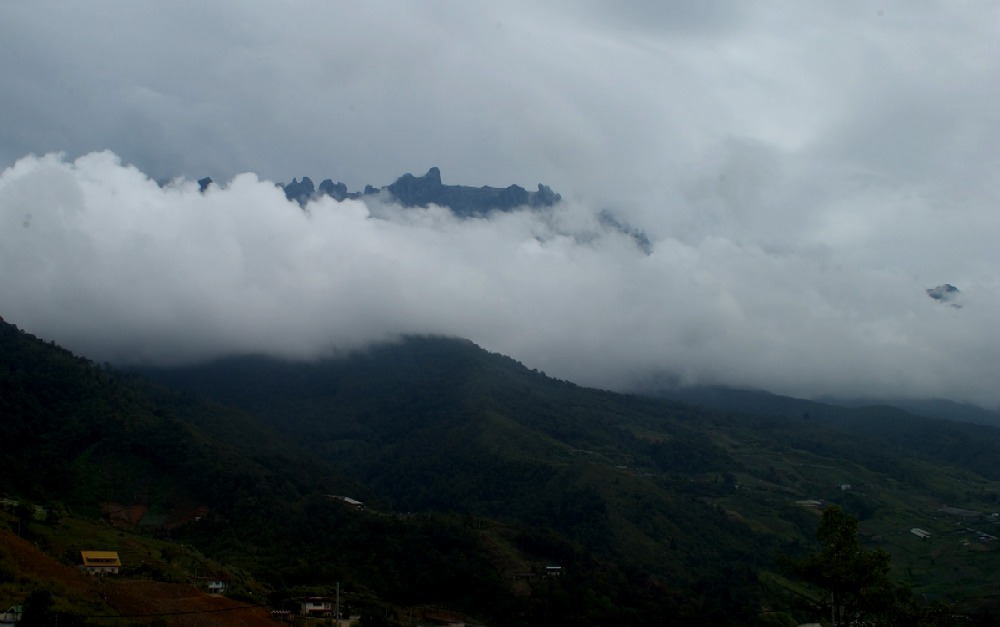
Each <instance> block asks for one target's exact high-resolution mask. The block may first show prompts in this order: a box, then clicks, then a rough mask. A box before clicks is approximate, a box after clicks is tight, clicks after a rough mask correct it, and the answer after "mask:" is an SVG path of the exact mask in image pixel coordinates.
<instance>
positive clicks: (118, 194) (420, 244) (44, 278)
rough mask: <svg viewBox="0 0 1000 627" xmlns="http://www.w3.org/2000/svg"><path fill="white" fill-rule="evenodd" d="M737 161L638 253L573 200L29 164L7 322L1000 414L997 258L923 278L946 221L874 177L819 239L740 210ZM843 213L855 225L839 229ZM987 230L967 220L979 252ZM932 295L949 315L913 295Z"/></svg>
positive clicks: (90, 163)
mask: <svg viewBox="0 0 1000 627" xmlns="http://www.w3.org/2000/svg"><path fill="white" fill-rule="evenodd" d="M737 156H738V155H737ZM735 158H736V157H733V159H735ZM733 159H729V160H727V161H726V164H724V165H725V168H727V169H726V172H727V173H728V174H727V175H726V176H725V177H723V176H721V175H720V176H715V175H713V176H711V177H707V176H706V177H702V178H698V177H694V178H693V179H692V180H691V181H689V182H688V184H687V187H685V188H683V189H682V190H681V191H680V192H678V195H677V197H675V198H674V199H673V200H672V201H671V202H674V203H687V204H686V205H684V206H683V207H678V208H675V209H674V210H673V213H672V214H671V216H672V217H670V218H669V219H667V218H663V219H661V220H659V221H658V222H657V221H655V220H651V221H650V223H649V225H646V224H635V220H638V219H641V217H642V216H643V215H646V216H649V215H650V211H649V209H648V208H646V209H643V210H637V211H634V212H633V213H632V216H633V218H634V220H633V223H632V226H633V227H636V228H645V227H647V226H649V229H647V231H646V232H647V234H648V235H649V238H650V244H649V246H648V247H646V250H644V249H643V247H642V246H639V245H637V242H636V240H635V238H633V237H631V236H630V235H629V234H627V233H623V232H622V230H621V229H618V228H614V225H613V224H609V222H608V221H607V220H602V219H601V218H600V209H601V208H600V207H590V206H586V205H585V204H583V203H580V202H576V201H564V202H563V203H561V204H560V205H558V206H557V207H555V208H553V209H549V210H545V211H528V210H525V211H515V212H511V213H495V214H491V215H490V216H489V217H487V218H477V219H467V220H460V219H457V218H455V217H454V216H453V215H451V213H450V212H449V211H447V210H446V209H442V208H438V207H431V208H428V209H403V208H401V207H398V206H394V205H391V204H388V203H386V202H385V199H384V198H383V199H382V200H381V201H377V202H376V201H369V203H368V204H365V203H363V202H361V201H353V200H348V201H344V202H341V203H338V202H335V201H334V200H332V199H330V198H323V199H321V200H317V201H314V202H310V203H309V204H307V205H306V206H305V207H304V208H300V207H299V206H298V205H297V204H295V203H292V202H289V201H287V200H286V199H285V197H284V195H283V193H282V191H281V190H280V189H278V188H276V187H275V185H274V184H273V183H272V182H269V181H261V180H258V178H257V177H256V176H255V175H253V174H243V175H239V176H237V177H235V178H234V179H232V180H231V181H229V182H228V183H224V184H223V186H222V187H218V186H212V187H210V188H209V189H208V190H207V191H206V192H204V193H201V192H199V190H198V185H197V183H196V182H194V181H176V182H174V183H171V184H169V185H166V186H164V187H160V186H159V185H157V184H156V183H155V182H154V181H153V180H151V179H150V178H148V177H147V176H146V175H145V174H143V173H142V172H140V171H139V170H137V169H135V168H133V167H131V166H127V165H123V164H122V163H121V162H120V161H119V159H118V158H117V157H116V156H115V155H114V154H111V153H106V152H105V153H92V154H88V155H85V156H82V157H80V158H78V159H76V160H73V161H70V160H67V159H66V158H65V157H63V156H61V155H46V156H43V157H35V156H29V157H25V158H23V159H21V160H19V161H18V162H17V163H16V164H15V165H14V166H13V167H11V168H8V169H7V170H5V171H4V172H3V173H2V174H0V268H2V272H0V315H2V316H3V317H4V318H5V319H6V320H8V321H9V322H12V323H15V324H17V325H19V326H21V327H22V328H24V329H26V330H28V331H30V332H32V333H34V334H36V335H39V336H41V337H43V338H46V339H52V340H54V341H56V342H58V343H60V344H62V345H64V346H66V347H68V348H70V349H72V350H74V351H76V352H78V353H80V354H82V355H85V356H87V357H89V358H91V359H94V360H96V361H110V362H112V363H117V364H130V363H178V362H189V361H196V360H202V359H207V358H212V357H216V356H220V355H225V354H231V353H238V352H263V353H269V354H274V355H280V356H285V357H293V358H309V357H315V356H317V355H323V354H329V353H331V352H338V351H345V350H352V349H358V348H362V347H364V346H366V345H368V344H370V343H372V342H378V341H383V340H388V339H392V338H395V337H398V336H399V335H401V334H412V333H434V334H447V335H455V336H461V337H466V338H469V339H472V340H473V341H475V342H477V343H478V344H480V345H482V346H483V347H485V348H487V349H489V350H493V351H497V352H502V353H505V354H508V355H511V356H513V357H515V358H517V359H519V360H521V361H522V362H524V363H525V364H526V365H528V366H529V367H533V368H538V369H541V370H544V371H546V372H547V373H548V374H550V375H553V376H557V377H560V378H565V379H569V380H572V381H575V382H578V383H580V384H584V385H594V386H600V387H608V388H617V389H628V388H631V387H633V386H636V385H641V384H644V383H648V382H649V381H651V380H654V379H656V378H658V377H665V378H667V379H669V380H673V381H677V382H681V383H720V384H729V385H738V386H751V387H759V388H765V389H769V390H773V391H775V392H779V393H788V394H794V395H803V396H808V395H847V396H864V395H871V396H913V397H948V398H952V399H956V400H964V401H973V402H978V403H981V404H986V405H988V406H994V407H995V406H997V405H998V404H1000V389H998V388H997V387H996V385H995V374H994V373H995V372H996V369H997V366H1000V336H998V334H997V333H996V322H995V318H996V315H995V314H996V312H997V311H1000V308H998V305H1000V298H998V295H1000V291H998V289H997V285H996V283H995V282H991V280H989V279H987V278H985V277H987V276H988V275H986V274H985V273H979V272H977V269H979V268H984V267H995V266H994V265H993V264H992V263H991V262H992V261H996V259H995V258H983V257H982V256H981V255H977V256H975V258H974V259H973V260H972V261H971V262H970V263H968V264H966V265H964V266H961V267H959V266H955V268H956V272H957V273H958V276H934V277H929V276H928V277H926V278H925V277H924V276H921V274H920V272H916V271H914V270H913V269H912V268H908V267H907V266H906V265H905V264H903V263H900V262H899V260H900V259H903V258H905V257H906V255H907V254H909V255H914V256H919V255H931V256H933V255H935V254H937V252H938V251H935V250H928V249H922V248H921V247H923V246H925V245H926V243H927V242H933V241H934V233H935V229H937V228H938V225H939V222H938V221H937V220H943V219H944V218H943V217H941V218H934V217H933V216H931V217H930V218H927V219H925V220H922V221H913V222H904V221H899V220H896V219H895V217H898V216H897V215H896V214H893V213H892V212H894V211H897V209H895V208H894V206H895V205H894V204H893V203H892V202H890V200H891V198H890V196H893V195H898V192H896V191H892V190H890V191H884V192H882V191H877V190H876V191H872V190H873V188H877V186H873V184H872V183H871V182H865V181H862V182H859V183H858V184H857V185H855V186H854V187H853V188H852V189H849V190H846V191H845V192H844V193H845V194H846V197H844V198H827V197H824V196H823V194H822V193H821V192H822V190H819V192H820V193H817V194H816V203H817V205H818V206H819V210H817V211H814V212H812V213H810V214H809V218H808V222H809V225H812V226H809V225H807V224H805V222H804V220H805V218H802V217H800V218H795V217H793V216H781V215H777V216H776V215H770V214H769V215H764V213H761V214H760V215H756V214H747V213H746V212H743V213H738V214H737V213H733V212H732V211H730V209H728V208H727V207H730V206H731V205H732V206H735V205H734V203H735V201H733V202H730V200H732V199H729V200H727V198H728V196H727V195H736V196H738V197H739V198H744V197H745V198H746V199H747V200H746V202H745V203H743V204H739V203H735V204H739V206H741V207H744V208H745V209H746V210H747V211H749V210H752V209H753V208H754V206H755V204H754V203H757V204H759V205H762V206H763V205H767V206H768V207H775V206H782V202H781V201H780V200H781V199H780V198H777V199H776V198H768V196H769V195H770V196H775V195H776V194H777V192H776V191H774V189H771V188H770V187H768V186H769V185H772V186H773V179H774V177H770V178H769V177H768V176H767V175H766V173H765V174H761V173H754V172H751V173H749V174H748V173H746V172H743V170H741V169H740V167H741V166H740V165H739V163H736V165H733V163H732V160H733ZM761 162H762V161H761V159H753V160H752V163H755V164H759V163H761ZM740 176H743V177H744V178H746V180H745V181H743V180H741V179H739V177H740ZM779 178H780V177H779ZM699 181H700V182H699ZM705 181H712V183H711V184H708V183H705ZM768 181H771V183H768ZM734 185H735V186H738V187H739V189H735V188H733V186H734ZM775 189H777V188H775ZM782 189H784V188H782ZM769 190H770V191H769ZM560 191H566V190H560ZM799 191H801V190H799ZM807 191H808V190H807ZM565 195H566V194H564V196H565ZM873 195H874V197H873ZM762 198H763V199H764V200H761V199H762ZM755 199H756V200H755ZM866 199H867V200H866ZM897 200H898V199H897ZM765 201H766V202H765ZM665 202H666V201H665ZM850 203H855V204H859V206H861V205H863V207H864V212H863V214H864V215H865V216H868V217H866V218H865V219H864V220H861V219H860V218H858V216H853V217H852V218H851V219H843V218H844V215H846V214H849V213H851V212H852V211H854V210H855V209H854V208H853V207H854V206H855V204H850ZM866 203H867V204H866ZM896 204H897V205H906V206H907V209H906V210H907V211H917V212H920V211H925V212H926V211H930V209H929V208H928V207H930V205H927V204H926V203H924V204H920V203H916V202H915V201H913V199H908V200H906V201H905V202H898V203H896ZM874 207H881V208H882V209H881V211H873V210H872V208H874ZM730 208H731V207H730ZM931 208H932V207H931ZM713 212H715V213H713ZM730 214H731V215H730ZM858 215H861V214H858ZM894 216H895V217H894ZM925 217H926V216H925ZM972 217H973V218H974V216H972ZM768 220H770V221H771V222H768ZM991 220H994V218H992V217H989V216H988V215H987V214H985V213H984V214H983V215H982V219H981V220H980V221H979V222H973V224H972V230H970V232H969V247H970V250H971V251H973V252H976V251H981V250H985V240H986V234H983V233H979V232H978V231H977V229H976V227H982V229H986V228H987V227H992V226H995V224H994V223H993V222H991ZM769 224H770V225H771V227H768V226H767V225H769ZM783 224H784V225H786V226H787V228H783V227H782V225H783ZM831 225H833V226H831ZM993 232H995V231H993ZM859 233H860V235H859ZM901 238H905V239H906V241H908V242H915V243H914V244H913V246H909V245H904V244H899V245H896V244H894V243H899V242H900V240H901ZM859 242H861V243H859ZM997 255H1000V254H997ZM915 267H920V268H923V270H922V271H921V272H926V270H927V268H933V267H935V266H934V265H933V264H932V265H931V266H928V265H926V264H923V265H921V264H916V266H915ZM936 267H941V268H945V267H951V266H948V264H946V263H943V262H942V263H940V264H938V265H937V266H936ZM945 282H951V283H954V284H955V285H957V286H958V288H959V289H960V290H961V292H960V293H959V296H957V297H956V298H958V300H953V301H952V303H955V302H959V304H961V305H962V306H961V307H953V306H950V305H946V304H943V303H942V302H940V301H939V300H935V299H933V298H931V297H929V296H928V293H927V292H926V290H927V289H928V288H933V287H934V286H936V285H938V284H943V283H945Z"/></svg>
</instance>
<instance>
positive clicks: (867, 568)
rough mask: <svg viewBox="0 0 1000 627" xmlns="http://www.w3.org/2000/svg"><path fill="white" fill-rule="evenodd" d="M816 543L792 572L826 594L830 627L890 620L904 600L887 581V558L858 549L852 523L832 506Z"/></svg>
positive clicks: (875, 551)
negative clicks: (876, 618)
mask: <svg viewBox="0 0 1000 627" xmlns="http://www.w3.org/2000/svg"><path fill="white" fill-rule="evenodd" d="M816 537H817V539H818V540H819V542H820V550H819V552H818V553H816V554H814V555H811V556H809V557H807V558H805V559H804V560H801V561H799V562H798V563H797V564H796V570H797V571H798V574H799V575H800V576H801V577H802V578H803V579H805V580H806V581H809V582H810V583H813V584H815V585H817V586H819V587H821V588H823V589H824V590H826V591H827V593H829V599H830V617H831V620H832V621H833V624H834V625H853V624H857V623H858V622H859V621H861V620H863V619H866V618H875V617H882V618H887V617H890V616H892V615H893V614H894V613H895V610H896V608H897V607H898V605H899V601H900V600H901V598H908V597H909V594H908V590H907V589H906V588H905V587H902V586H898V585H896V584H894V583H893V582H892V580H891V579H890V578H889V568H890V557H889V554H888V553H886V552H885V551H883V550H882V549H865V548H864V547H863V546H861V540H860V539H859V537H858V519H857V518H855V517H853V516H850V515H848V514H845V513H844V511H843V510H841V509H840V508H839V507H837V506H831V507H828V508H827V509H826V510H825V511H824V512H823V516H822V518H821V519H820V522H819V529H818V530H817V531H816Z"/></svg>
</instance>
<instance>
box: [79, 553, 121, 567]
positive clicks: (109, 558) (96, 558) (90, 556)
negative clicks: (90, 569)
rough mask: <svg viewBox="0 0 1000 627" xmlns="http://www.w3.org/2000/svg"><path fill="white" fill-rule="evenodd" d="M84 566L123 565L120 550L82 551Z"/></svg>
mask: <svg viewBox="0 0 1000 627" xmlns="http://www.w3.org/2000/svg"><path fill="white" fill-rule="evenodd" d="M80 557H82V558H83V565H84V566H121V565H122V562H121V559H119V557H118V551H80Z"/></svg>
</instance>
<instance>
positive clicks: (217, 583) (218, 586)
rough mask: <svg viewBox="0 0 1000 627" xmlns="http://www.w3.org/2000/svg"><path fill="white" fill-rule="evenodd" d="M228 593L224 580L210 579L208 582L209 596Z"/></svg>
mask: <svg viewBox="0 0 1000 627" xmlns="http://www.w3.org/2000/svg"><path fill="white" fill-rule="evenodd" d="M225 591H226V582H225V581H223V580H222V579H210V580H209V581H208V593H209V594H222V593H224V592H225Z"/></svg>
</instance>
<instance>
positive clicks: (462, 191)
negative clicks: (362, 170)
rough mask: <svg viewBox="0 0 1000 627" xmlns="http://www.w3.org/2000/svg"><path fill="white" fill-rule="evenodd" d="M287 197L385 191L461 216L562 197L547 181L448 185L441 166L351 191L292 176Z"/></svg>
mask: <svg viewBox="0 0 1000 627" xmlns="http://www.w3.org/2000/svg"><path fill="white" fill-rule="evenodd" d="M279 186H280V187H282V188H283V189H284V191H285V197H287V198H288V199H289V200H294V201H296V202H298V203H299V204H305V203H306V202H308V201H309V200H310V199H312V198H315V197H317V196H330V197H331V198H334V199H336V200H338V201H340V200H345V199H348V198H361V197H363V196H371V195H374V194H379V193H381V192H383V191H384V192H387V193H388V194H389V196H390V197H391V198H392V199H393V200H395V201H396V202H398V203H399V204H401V205H403V206H405V207H426V206H428V205H439V206H441V207H447V208H449V209H451V211H452V212H453V213H454V214H455V215H458V216H462V217H469V216H477V215H485V214H487V213H489V212H491V211H510V210H512V209H515V208H517V207H531V208H539V207H549V206H552V205H554V204H556V203H558V202H559V201H560V200H562V197H561V196H560V195H559V194H557V193H555V192H553V191H552V189H551V188H550V187H548V186H547V185H542V184H539V185H538V191H535V192H529V191H527V190H525V189H524V188H523V187H521V186H519V185H510V186H508V187H488V186H483V187H470V186H466V185H445V184H444V183H442V182H441V170H440V168H437V167H432V168H430V169H429V170H427V173H426V174H424V175H423V176H414V175H412V174H409V173H407V174H404V175H403V176H401V177H399V178H398V179H396V181H395V182H394V183H392V184H390V185H387V186H385V187H382V188H376V187H373V186H371V185H366V186H365V189H364V191H363V192H350V191H348V189H347V185H345V184H344V183H335V182H333V180H332V179H324V180H323V182H322V183H320V185H319V188H318V189H317V188H314V187H313V183H312V181H311V180H310V179H309V177H302V180H301V181H299V180H298V179H292V182H291V183H288V184H286V185H281V184H279Z"/></svg>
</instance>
